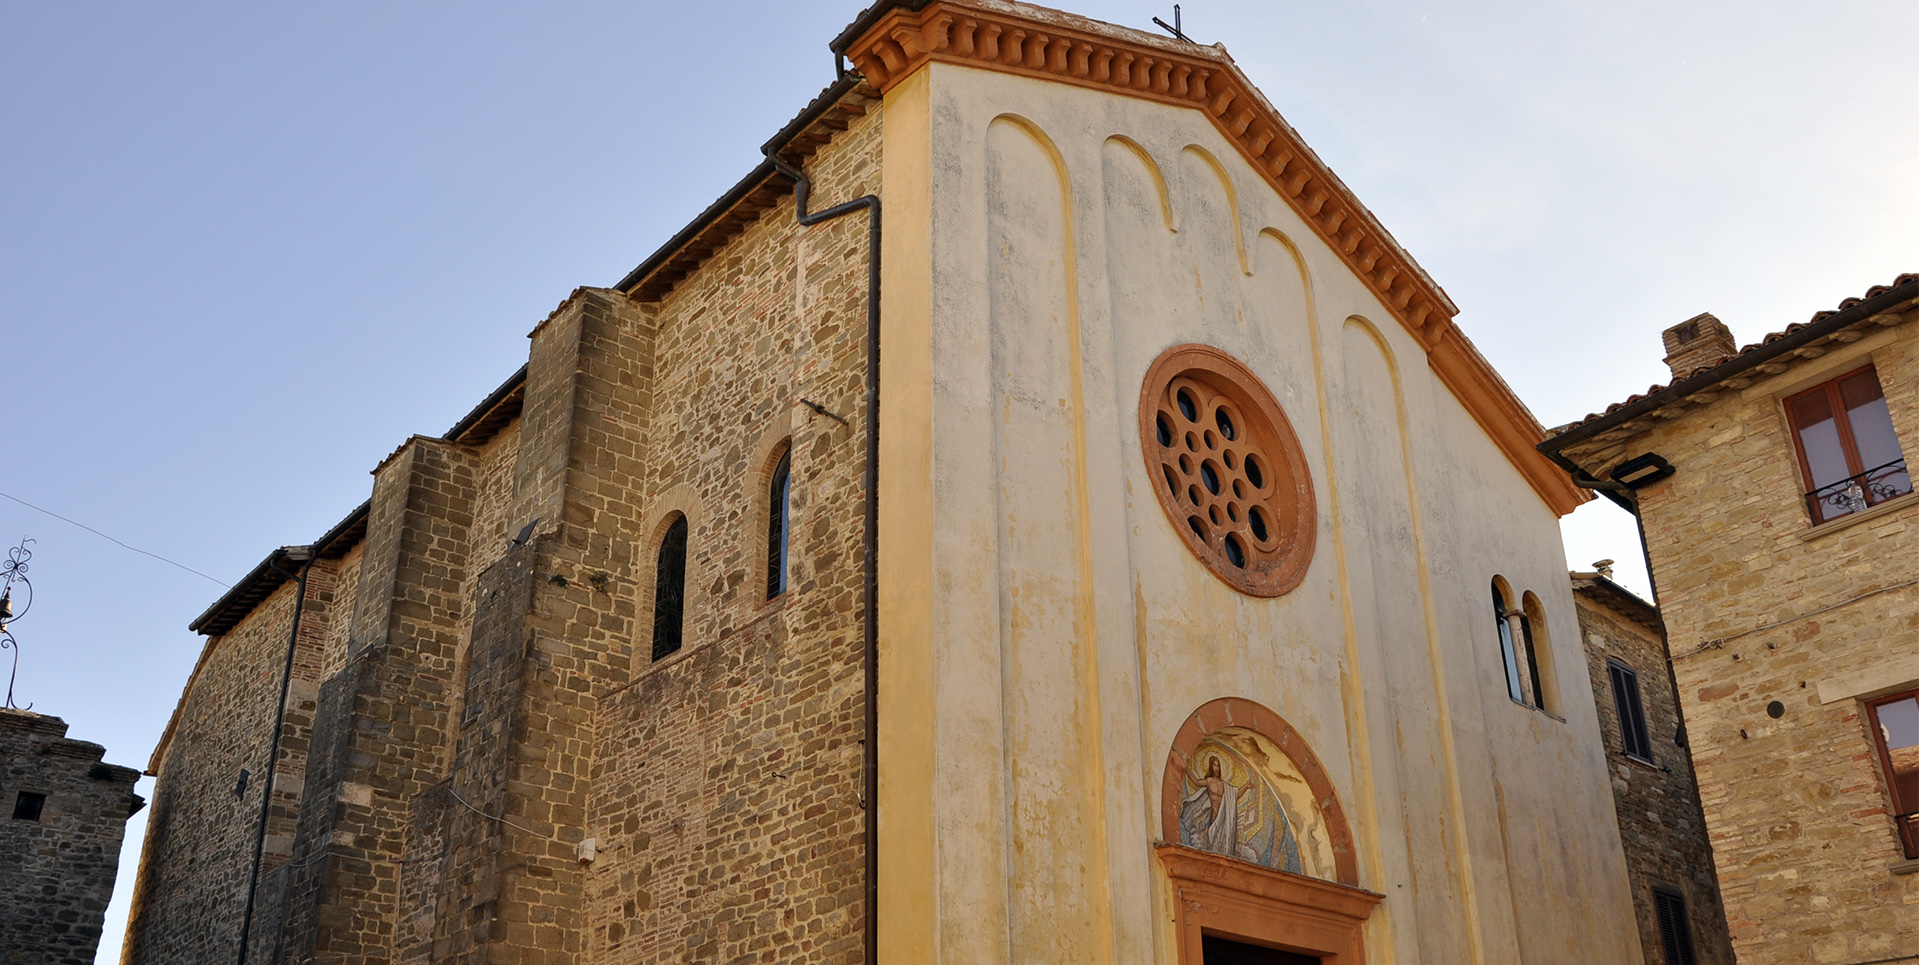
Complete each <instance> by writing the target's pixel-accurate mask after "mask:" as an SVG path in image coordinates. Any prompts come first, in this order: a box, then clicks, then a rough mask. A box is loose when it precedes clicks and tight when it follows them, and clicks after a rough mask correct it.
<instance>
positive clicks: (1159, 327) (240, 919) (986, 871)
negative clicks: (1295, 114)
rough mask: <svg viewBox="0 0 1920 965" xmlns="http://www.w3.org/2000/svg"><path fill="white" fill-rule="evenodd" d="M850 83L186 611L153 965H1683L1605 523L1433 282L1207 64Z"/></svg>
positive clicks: (1078, 43) (1035, 30) (918, 71)
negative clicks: (1584, 639) (1657, 899)
mask: <svg viewBox="0 0 1920 965" xmlns="http://www.w3.org/2000/svg"><path fill="white" fill-rule="evenodd" d="M831 47H832V50H833V52H834V53H835V54H836V55H839V56H841V57H844V58H845V59H846V60H847V61H849V62H850V64H851V70H849V71H848V72H846V73H845V74H844V75H842V77H841V78H840V79H839V80H838V81H837V82H836V83H834V84H833V85H832V86H831V87H829V88H828V89H827V90H826V92H825V93H824V94H822V95H821V96H820V97H818V98H816V99H815V100H814V101H813V102H812V103H811V104H810V105H809V106H808V107H807V108H806V109H805V110H804V111H802V112H801V113H800V115H799V116H798V117H796V118H795V119H794V120H793V121H792V122H791V123H790V124H789V125H787V126H786V127H785V128H784V129H783V130H781V131H780V132H779V133H777V134H776V135H775V137H774V138H773V139H772V140H770V141H769V142H768V143H767V145H766V148H765V155H766V159H765V160H764V161H762V162H761V163H760V164H758V165H757V166H756V167H754V168H753V170H752V171H751V172H750V173H749V174H748V175H747V176H746V178H744V179H743V180H742V181H741V182H740V183H739V184H738V185H737V186H736V187H735V188H734V189H732V190H731V191H729V192H728V193H727V194H726V195H724V196H723V197H721V198H720V199H719V200H717V201H716V202H715V203H714V204H713V205H712V206H711V207H710V208H709V209H708V210H707V211H706V212H705V213H703V214H702V215H701V216H700V217H699V218H697V219H696V220H695V221H694V222H693V223H692V224H690V225H688V226H687V228H686V229H684V230H683V231H681V232H680V233H679V234H677V235H676V236H675V237H674V238H672V239H670V240H669V241H668V242H667V243H666V244H665V245H664V246H663V247H662V248H661V249H660V250H659V251H657V252H656V253H654V254H653V255H651V256H649V257H648V258H646V259H645V260H644V261H643V262H641V264H640V265H639V267H637V268H636V269H635V270H634V271H633V272H631V273H630V274H628V275H627V276H626V277H625V278H623V279H621V280H620V281H619V282H617V283H616V284H614V285H613V286H611V287H608V288H583V289H580V290H578V291H576V292H574V293H573V294H572V295H570V296H569V297H568V298H567V299H566V300H565V301H563V302H562V303H561V304H560V306H559V308H557V309H556V310H555V311H554V312H553V314H552V315H551V316H549V317H548V318H547V319H545V320H543V321H542V322H540V323H539V324H538V325H537V326H536V327H535V328H534V330H533V332H532V334H531V345H530V352H529V360H528V363H527V365H526V367H525V368H524V369H523V370H522V371H521V372H519V373H517V374H516V375H515V376H513V377H512V378H511V379H509V380H508V381H507V382H506V383H505V384H503V385H502V386H501V388H500V389H499V390H498V391H497V392H495V393H494V394H493V395H491V396H490V397H489V398H487V399H485V400H483V401H482V402H481V403H480V404H479V405H478V406H477V407H475V408H474V410H473V412H472V413H471V414H470V415H469V416H468V417H467V418H465V419H463V420H461V421H460V422H459V424H457V425H455V426H454V427H453V428H452V429H450V430H449V431H447V432H445V433H443V434H441V435H439V436H432V437H429V436H416V437H414V438H412V439H409V440H407V441H406V442H405V443H404V444H403V445H401V446H400V447H399V448H398V449H397V450H396V451H395V452H394V453H393V454H392V455H391V456H390V457H388V458H387V459H386V460H385V461H383V462H382V463H381V464H380V465H379V466H378V467H376V469H375V471H374V481H373V487H372V494H371V498H370V499H369V501H368V502H367V503H366V504H365V505H363V506H362V507H360V508H358V509H356V510H355V511H354V512H352V513H350V514H348V515H347V516H346V517H345V518H344V519H343V520H342V521H341V522H340V523H339V525H337V526H336V527H334V528H333V529H332V530H330V531H329V532H327V533H326V534H323V535H322V536H320V537H319V538H317V539H315V540H313V541H312V542H310V543H307V544H304V545H300V546H291V547H285V548H282V549H280V550H276V551H274V552H273V553H271V554H269V555H268V556H267V558H266V559H265V560H263V561H262V563H261V564H260V566H259V567H257V568H256V569H255V570H254V571H253V572H252V573H251V574H249V575H248V576H247V577H246V578H244V579H243V580H242V581H241V582H240V583H239V584H237V585H236V586H235V588H234V589H233V590H232V591H231V592H230V593H228V594H227V595H226V596H225V597H223V598H222V599H221V600H219V601H217V602H215V603H214V605H213V606H212V607H210V608H209V609H208V610H207V611H206V613H205V614H203V615H202V616H201V617H200V618H199V619H198V620H197V621H195V623H194V625H193V629H194V630H195V631H197V632H199V633H202V634H204V635H205V636H206V638H207V639H206V642H205V645H204V649H203V651H202V656H201V659H200V662H199V665H198V667H197V668H196V669H195V671H194V674H193V676H192V678H191V679H190V680H189V682H188V684H187V688H186V691H185V693H184V694H183V696H182V698H181V702H180V705H179V708H178V710H177V712H176V714H175V716H174V718H173V721H172V722H171V723H170V725H169V727H168V730H167V733H166V736H165V737H164V738H163V740H162V741H161V743H160V746H159V747H158V748H157V749H156V751H155V754H154V757H153V762H152V770H153V771H154V772H155V773H156V774H157V775H158V778H159V780H158V785H157V789H156V792H155V802H154V814H153V818H152V821H151V831H150V833H149V836H148V840H147V842H146V845H145V852H144V855H143V861H142V872H141V878H140V882H139V885H138V888H137V891H136V895H135V907H134V910H133V914H132V920H131V923H130V926H129V929H130V933H129V937H128V942H127V948H128V951H127V957H126V961H127V962H129V963H150V962H154V963H158V962H169V963H170V962H203V961H228V960H233V961H239V962H246V961H253V962H310V961H311V962H355V963H369V962H427V961H432V962H476V963H477V962H503V961H510V962H529V963H532V962H539V963H568V965H573V963H596V965H598V963H642V962H678V961H726V962H736V961H780V962H856V961H887V962H919V961H927V960H932V959H936V958H938V959H942V960H968V961H1010V960H1016V959H1017V960H1023V961H1048V962H1113V961H1127V962H1163V963H1168V965H1172V963H1176V962H1184V963H1193V965H1198V963H1202V962H1223V961H1255V962H1286V963H1297V962H1313V961H1326V962H1335V961H1337V962H1345V963H1353V962H1359V961H1364V960H1368V958H1367V957H1368V956H1373V960H1379V961H1389V960H1390V961H1394V962H1399V963H1432V965H1440V963H1453V962H1489V963H1492V962H1516V961H1530V962H1531V961H1584V962H1598V963H1630V962H1636V961H1639V960H1640V952H1639V943H1638V942H1637V941H1636V924H1635V916H1634V904H1633V897H1632V894H1631V892H1630V888H1629V876H1628V867H1627V863H1626V859H1625V857H1624V855H1623V852H1622V848H1621V841H1620V834H1619V831H1618V827H1617V825H1616V822H1615V821H1614V819H1613V811H1612V807H1611V800H1612V799H1611V796H1610V795H1609V793H1608V790H1607V789H1608V786H1609V772H1608V759H1607V755H1606V753H1605V745H1604V743H1603V736H1602V730H1601V724H1600V721H1599V718H1598V716H1597V714H1596V713H1595V711H1594V707H1593V704H1592V702H1591V701H1589V700H1587V698H1586V696H1585V687H1586V682H1585V679H1584V676H1583V674H1582V673H1581V669H1580V668H1581V667H1582V666H1583V664H1584V657H1583V654H1582V650H1581V646H1580V638H1581V634H1580V629H1579V623H1578V620H1577V617H1576V609H1575V603H1574V599H1573V594H1572V589H1571V587H1570V586H1569V584H1568V582H1567V579H1566V570H1565V563H1564V554H1563V552H1562V548H1561V543H1560V534H1559V528H1558V518H1559V517H1560V516H1561V515H1563V514H1565V513H1567V512H1570V511H1571V510H1572V509H1574V508H1575V507H1576V506H1578V505H1579V504H1580V503H1581V502H1582V501H1584V500H1585V499H1586V498H1588V497H1587V496H1585V494H1583V493H1582V492H1581V490H1579V489H1578V488H1577V487H1575V486H1574V485H1572V484H1571V483H1569V481H1568V480H1567V478H1566V476H1565V475H1564V474H1563V473H1562V472H1561V471H1560V470H1558V469H1557V468H1555V467H1554V465H1553V464H1552V463H1551V462H1550V461H1548V460H1547V459H1546V458H1545V457H1544V456H1542V455H1541V454H1540V453H1539V452H1538V451H1537V450H1536V449H1535V448H1534V447H1535V445H1536V444H1537V443H1539V442H1540V441H1541V440H1542V439H1543V438H1544V437H1545V432H1544V430H1543V429H1542V428H1541V427H1540V425H1539V424H1538V423H1537V422H1536V421H1535V420H1534V419H1533V417H1532V416H1531V415H1530V414H1529V413H1528V412H1527V410H1526V408H1525V407H1524V406H1523V405H1522V404H1521V403H1520V402H1519V400H1518V399H1516V398H1515V397H1514V396H1513V394H1512V392H1511V391H1510V390H1509V389H1508V388H1507V386H1506V384H1505V383H1504V382H1503V381H1502V380H1501V379H1500V377H1499V375H1498V374H1497V373H1496V372H1494V371H1493V370H1492V369H1491V367H1490V366H1488V364H1487V363H1486V361H1485V360H1484V359H1483V358H1482V357H1481V356H1480V354H1479V353H1478V352H1477V351H1476V350H1475V349H1474V347H1473V346H1472V344H1471V343H1470V342H1469V341H1468V340H1467V338H1466V336H1465V335H1464V333H1463V332H1462V331H1461V330H1460V329H1459V328H1458V327H1457V326H1456V325H1455V324H1454V323H1453V321H1452V318H1453V316H1454V314H1456V311H1457V310H1456V308H1455V306H1454V305H1453V304H1452V302H1451V301H1450V300H1449V299H1448V298H1447V296H1446V294H1445V292H1444V291H1442V290H1441V289H1440V287H1439V286H1438V285H1437V284H1435V283H1434V282H1433V280H1432V279H1430V278H1429V277H1428V276H1427V275H1426V273H1425V272H1424V271H1422V270H1421V269H1420V268H1419V266H1418V265H1417V264H1415V263H1414V261H1413V260H1412V257H1411V256H1410V255H1409V254H1408V253H1407V252H1405V251H1404V250H1402V249H1401V248H1400V247H1399V245H1398V244H1397V243H1396V242H1394V240H1393V239H1392V237H1391V236H1390V235H1389V234H1388V233H1387V232H1386V230H1385V229H1384V228H1383V227H1382V226H1381V225H1380V224H1379V223H1378V222H1377V221H1376V220H1375V219H1374V217H1373V216H1372V215H1371V214H1370V213H1369V212H1368V211H1367V209H1366V208H1365V206H1364V205H1363V204H1361V203H1360V202H1359V200H1358V199H1356V198H1355V197H1354V196H1353V195H1352V193H1351V192H1350V191H1349V190H1348V189H1347V188H1346V187H1345V186H1344V185H1343V184H1342V183H1341V182H1340V181H1339V180H1338V178H1336V177H1335V176H1334V175H1333V174H1332V172H1330V171H1329V170H1328V169H1327V168H1326V166H1325V165H1324V164H1322V163H1321V162H1320V160H1319V159H1318V158H1317V157H1315V155H1314V154H1313V152H1312V151H1311V150H1310V149H1309V148H1308V147H1307V146H1306V145H1305V144H1304V143H1303V142H1302V141H1301V140H1300V138H1299V135H1298V134H1297V133H1296V132H1295V131H1294V130H1293V129H1292V128H1291V127H1290V126H1288V125H1287V123H1286V122H1285V121H1284V120H1283V119H1282V118H1281V117H1280V116H1279V115H1278V113H1277V112H1275V111H1274V109H1273V107H1272V105H1271V104H1269V103H1268V102H1267V101H1266V99H1265V98H1264V97H1263V96H1262V95H1261V94H1260V93H1259V92H1258V91H1257V90H1256V89H1255V88H1254V87H1253V86H1252V85H1251V83H1250V82H1249V81H1248V80H1247V78H1246V77H1245V76H1244V75H1242V74H1241V73H1240V72H1239V70H1238V69H1237V68H1235V67H1234V66H1233V63H1232V61H1231V59H1230V58H1229V57H1228V56H1227V55H1226V53H1225V52H1224V50H1222V49H1221V48H1218V47H1203V46H1199V45H1196V44H1192V43H1188V42H1185V41H1181V40H1175V39H1169V38H1166V37H1162V36H1158V35H1152V34H1146V33H1142V32H1139V31H1135V30H1129V29H1124V28H1120V27H1115V26H1112V25H1108V24H1103V23H1099V22H1096V21H1091V20H1086V19H1083V18H1080V17H1076V16H1072V15H1069V14H1065V13H1061V12H1059V11H1054V10H1048V9H1044V8H1040V7H1033V6H1028V5H1025V4H1019V3H1012V2H1007V0H934V2H928V0H902V2H888V0H883V2H880V3H878V4H875V5H874V6H873V7H871V8H870V9H868V10H867V11H865V12H863V13H862V14H861V15H860V17H859V18H858V19H857V20H856V21H855V22H854V23H853V24H852V25H850V26H849V27H848V28H847V30H846V31H845V32H844V33H843V34H841V35H840V37H838V38H837V39H835V40H834V42H833V44H832V45H831ZM882 203H884V211H885V217H884V226H883V224H882V218H881V209H882ZM881 346H884V347H885V350H884V352H882V351H881V350H880V349H881ZM1490 594H1491V596H1492V597H1493V598H1494V599H1495V601H1496V603H1497V602H1498V600H1499V599H1500V598H1501V595H1502V594H1504V595H1505V598H1507V599H1510V600H1511V607H1512V608H1518V609H1520V610H1521V611H1522V612H1524V613H1525V614H1526V615H1527V616H1528V620H1527V621H1526V624H1525V627H1526V629H1525V634H1524V643H1525V645H1524V646H1518V647H1517V646H1514V645H1513V641H1512V639H1511V634H1510V626H1509V620H1508V618H1507V616H1506V614H1507V611H1508V609H1509V607H1508V606H1504V605H1502V606H1500V612H1499V614H1497V615H1490V614H1488V613H1487V604H1488V602H1489V598H1490ZM1490 617H1492V618H1490ZM243 774H247V775H252V778H251V779H250V780H249V781H245V782H242V781H241V780H240V778H241V775H243ZM210 788H214V789H220V790H219V791H218V792H217V793H216V792H214V791H210V790H209V789H210ZM226 788H234V789H235V793H231V794H230V793H226V791H225V789H226Z"/></svg>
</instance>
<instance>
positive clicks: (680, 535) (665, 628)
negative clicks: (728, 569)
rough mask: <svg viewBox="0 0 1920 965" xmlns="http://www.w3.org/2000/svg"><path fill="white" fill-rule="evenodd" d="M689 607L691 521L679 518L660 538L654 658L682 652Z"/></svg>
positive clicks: (654, 618) (655, 579)
mask: <svg viewBox="0 0 1920 965" xmlns="http://www.w3.org/2000/svg"><path fill="white" fill-rule="evenodd" d="M686 608H687V518H686V517H685V516H678V517H675V519H674V521H673V525H671V526H669V527H667V535H665V536H663V537H661V539H660V557H659V560H658V562H657V565H656V566H655V567H654V571H653V659H655V660H658V659H660V658H661V657H664V656H667V655H668V654H670V653H673V652H674V651H675V650H678V649H680V638H681V625H682V623H683V621H684V620H685V617H686Z"/></svg>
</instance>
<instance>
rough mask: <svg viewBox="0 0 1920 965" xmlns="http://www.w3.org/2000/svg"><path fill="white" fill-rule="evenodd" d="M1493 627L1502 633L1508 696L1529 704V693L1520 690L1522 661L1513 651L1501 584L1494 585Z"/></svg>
mask: <svg viewBox="0 0 1920 965" xmlns="http://www.w3.org/2000/svg"><path fill="white" fill-rule="evenodd" d="M1493 625H1494V627H1495V629H1497V630H1498V631H1499V633H1500V662H1501V663H1502V664H1504V665H1505V666H1506V669H1507V696H1509V697H1512V698H1513V702H1514V703H1517V704H1525V703H1526V702H1527V692H1526V691H1525V690H1522V689H1521V688H1520V660H1519V658H1518V656H1517V655H1516V654H1515V653H1514V651H1513V624H1511V623H1509V622H1508V621H1507V597H1506V594H1504V593H1501V592H1500V584H1499V583H1495V584H1493Z"/></svg>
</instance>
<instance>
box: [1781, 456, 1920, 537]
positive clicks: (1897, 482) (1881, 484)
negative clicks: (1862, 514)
mask: <svg viewBox="0 0 1920 965" xmlns="http://www.w3.org/2000/svg"><path fill="white" fill-rule="evenodd" d="M1910 492H1913V477H1912V476H1910V475H1908V474H1907V461H1906V460H1905V459H1895V460H1894V461H1892V462H1889V463H1884V464H1882V465H1878V466H1875V467H1873V468H1872V469H1869V470H1867V471H1866V472H1863V473H1861V474H1859V475H1857V476H1848V477H1847V478H1845V479H1842V480H1840V481H1839V482H1835V483H1828V484H1827V485H1825V486H1822V487H1820V488H1819V489H1816V490H1814V491H1813V492H1810V493H1808V494H1807V503H1808V504H1809V506H1810V507H1811V508H1812V510H1813V515H1814V519H1815V521H1817V522H1825V521H1827V520H1830V519H1839V518H1840V517H1842V516H1846V515H1848V514H1850V513H1857V512H1859V511H1861V510H1863V509H1866V508H1867V507H1869V506H1874V505H1878V504H1880V503H1884V502H1886V501H1887V500H1889V499H1892V498H1893V497H1895V496H1904V495H1906V494H1907V493H1910Z"/></svg>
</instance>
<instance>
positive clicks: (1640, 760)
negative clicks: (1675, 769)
mask: <svg viewBox="0 0 1920 965" xmlns="http://www.w3.org/2000/svg"><path fill="white" fill-rule="evenodd" d="M1620 759H1621V760H1623V761H1626V762H1627V763H1629V764H1632V765H1634V766H1635V767H1644V768H1646V769H1647V770H1649V771H1658V772H1660V773H1662V774H1665V773H1667V769H1666V768H1665V767H1662V766H1661V765H1659V764H1656V763H1654V762H1652V761H1650V760H1647V759H1646V758H1644V757H1640V756H1639V755H1636V754H1628V753H1626V752H1625V751H1622V752H1621V753H1620Z"/></svg>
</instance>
